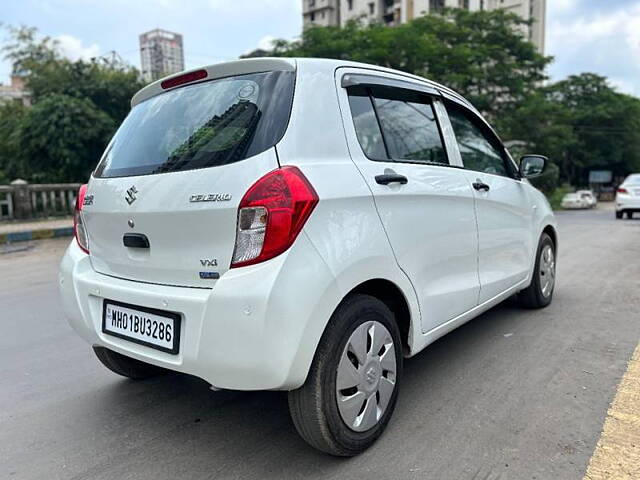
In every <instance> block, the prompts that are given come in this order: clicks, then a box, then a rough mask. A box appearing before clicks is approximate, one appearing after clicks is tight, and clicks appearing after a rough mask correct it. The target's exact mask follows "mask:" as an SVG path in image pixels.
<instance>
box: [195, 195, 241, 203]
mask: <svg viewBox="0 0 640 480" xmlns="http://www.w3.org/2000/svg"><path fill="white" fill-rule="evenodd" d="M229 200H231V194H230V193H204V194H200V195H191V196H190V197H189V201H190V202H191V203H195V202H228V201H229Z"/></svg>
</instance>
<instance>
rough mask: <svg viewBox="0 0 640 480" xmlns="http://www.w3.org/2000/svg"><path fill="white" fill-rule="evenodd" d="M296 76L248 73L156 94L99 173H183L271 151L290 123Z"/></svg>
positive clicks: (134, 115)
mask: <svg viewBox="0 0 640 480" xmlns="http://www.w3.org/2000/svg"><path fill="white" fill-rule="evenodd" d="M293 81H294V74H293V73H292V72H269V73H259V74H251V75H240V76H235V77H229V78H224V79H219V80H212V81H209V82H203V83H199V84H196V85H190V86H186V87H182V88H178V89H176V90H173V91H170V92H167V93H163V94H161V95H158V96H155V97H152V98H150V99H148V100H146V101H144V102H142V103H140V104H138V105H136V106H135V107H134V108H133V109H132V110H131V112H130V113H129V115H128V116H127V118H126V119H125V120H124V122H123V124H122V125H121V126H120V128H119V129H118V131H117V132H116V134H115V136H114V138H113V141H112V143H111V145H110V146H109V147H108V149H107V151H106V152H105V154H104V155H103V158H102V160H101V162H100V164H99V165H98V168H97V169H96V172H95V175H96V176H98V177H120V176H127V175H147V174H153V173H164V172H177V171H182V170H191V169H196V168H205V167H213V166H218V165H226V164H229V163H233V162H237V161H239V160H243V159H245V158H248V157H251V156H253V155H256V154H258V153H260V152H263V151H264V150H267V149H268V148H270V147H272V146H273V145H275V144H276V143H277V142H278V140H279V139H280V138H281V137H282V135H283V134H284V131H285V129H286V127H287V123H288V121H289V114H290V110H291V101H292V98H293Z"/></svg>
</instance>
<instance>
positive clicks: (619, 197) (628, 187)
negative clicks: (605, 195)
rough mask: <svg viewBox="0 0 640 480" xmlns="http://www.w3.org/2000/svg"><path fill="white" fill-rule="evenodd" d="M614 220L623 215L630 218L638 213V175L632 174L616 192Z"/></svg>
mask: <svg viewBox="0 0 640 480" xmlns="http://www.w3.org/2000/svg"><path fill="white" fill-rule="evenodd" d="M615 203H616V218H617V219H620V218H622V216H623V215H624V214H626V215H627V218H632V217H633V214H634V213H640V173H634V174H631V175H629V176H628V177H627V178H625V179H624V182H622V184H621V185H620V186H619V187H618V189H617V190H616V202H615Z"/></svg>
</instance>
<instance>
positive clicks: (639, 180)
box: [624, 174, 640, 185]
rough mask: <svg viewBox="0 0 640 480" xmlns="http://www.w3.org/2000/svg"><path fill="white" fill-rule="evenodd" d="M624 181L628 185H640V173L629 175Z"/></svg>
mask: <svg viewBox="0 0 640 480" xmlns="http://www.w3.org/2000/svg"><path fill="white" fill-rule="evenodd" d="M624 183H626V184H627V185H640V175H635V174H634V175H629V176H628V177H627V178H626V180H625V181H624Z"/></svg>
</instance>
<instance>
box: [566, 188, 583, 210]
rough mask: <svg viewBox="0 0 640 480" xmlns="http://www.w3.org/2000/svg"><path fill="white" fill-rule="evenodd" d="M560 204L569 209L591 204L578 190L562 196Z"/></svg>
mask: <svg viewBox="0 0 640 480" xmlns="http://www.w3.org/2000/svg"><path fill="white" fill-rule="evenodd" d="M560 206H561V207H562V208H564V209H567V210H574V209H584V208H589V207H590V204H589V201H588V200H587V199H586V198H583V197H582V196H581V195H580V194H579V193H578V192H575V193H567V194H566V195H565V196H564V197H562V202H561V203H560Z"/></svg>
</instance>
